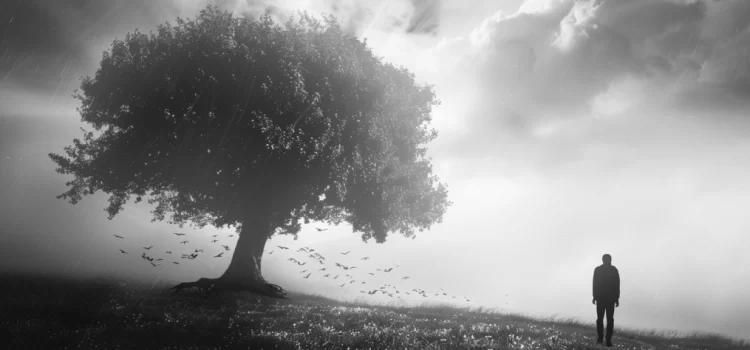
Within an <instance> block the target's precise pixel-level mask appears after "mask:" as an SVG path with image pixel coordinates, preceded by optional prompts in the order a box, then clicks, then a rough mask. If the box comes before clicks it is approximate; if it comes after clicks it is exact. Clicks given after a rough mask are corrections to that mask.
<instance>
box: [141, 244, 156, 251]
mask: <svg viewBox="0 0 750 350" xmlns="http://www.w3.org/2000/svg"><path fill="white" fill-rule="evenodd" d="M153 247H154V246H153V245H151V246H150V247H143V249H146V250H149V249H151V248H153Z"/></svg>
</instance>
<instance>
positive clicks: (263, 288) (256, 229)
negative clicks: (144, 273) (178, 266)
mask: <svg viewBox="0 0 750 350" xmlns="http://www.w3.org/2000/svg"><path fill="white" fill-rule="evenodd" d="M272 231H273V228H272V227H270V225H269V222H268V216H264V215H252V216H251V217H249V218H248V219H246V220H244V221H243V223H242V231H241V232H240V234H239V239H238V240H237V246H236V247H235V249H234V252H233V254H232V261H231V262H230V263H229V267H227V269H226V271H224V274H222V275H221V277H219V278H216V279H209V278H201V279H199V280H198V281H196V282H188V283H180V284H179V285H177V286H175V287H173V288H172V289H174V290H176V291H179V290H182V289H185V288H191V287H198V288H200V289H205V290H217V291H218V290H245V291H249V292H253V293H258V294H262V295H266V296H269V297H273V298H285V295H286V292H285V291H284V290H283V289H282V288H281V287H279V286H277V285H275V284H271V283H267V282H266V280H265V279H264V278H263V275H262V273H261V259H262V258H263V249H264V248H265V246H266V241H267V240H268V238H269V237H270V236H271V233H272Z"/></svg>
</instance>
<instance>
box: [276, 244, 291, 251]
mask: <svg viewBox="0 0 750 350" xmlns="http://www.w3.org/2000/svg"><path fill="white" fill-rule="evenodd" d="M277 247H279V249H281V250H287V249H289V248H287V247H282V246H280V245H278V246H277Z"/></svg>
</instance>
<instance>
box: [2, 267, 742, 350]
mask: <svg viewBox="0 0 750 350" xmlns="http://www.w3.org/2000/svg"><path fill="white" fill-rule="evenodd" d="M2 277H3V282H4V283H3V285H4V286H5V287H4V288H2V292H0V293H2V294H3V295H2V296H0V298H2V304H3V305H4V306H3V308H2V310H1V312H0V339H5V340H4V341H9V343H10V345H9V346H7V347H5V348H6V349H65V348H67V349H595V348H597V347H596V346H595V345H594V340H595V338H596V331H595V329H594V326H593V325H587V324H581V323H577V322H573V321H566V320H539V319H532V318H528V317H523V316H519V315H505V314H499V313H496V312H489V311H487V310H481V309H480V310H476V309H461V308H454V307H449V306H434V305H432V306H423V307H399V306H394V305H390V306H389V305H385V306H365V305H358V304H353V303H342V302H337V301H333V300H329V299H326V298H323V297H319V296H310V295H298V294H290V295H289V296H290V297H291V298H292V300H271V299H267V298H264V297H257V296H252V295H249V294H247V293H226V294H223V295H220V296H212V297H211V298H204V297H201V296H199V295H198V293H197V292H195V293H190V292H183V294H180V295H172V294H171V293H166V292H164V288H166V287H168V286H165V285H156V286H154V285H144V284H138V283H133V282H131V283H125V282H123V281H109V280H104V279H97V280H94V279H89V280H83V279H72V278H60V277H49V276H46V277H45V276H28V275H6V276H2ZM4 341H0V342H4ZM614 342H615V348H616V349H750V346H748V345H750V344H743V343H740V342H737V341H735V342H733V341H731V340H729V339H726V338H723V337H721V336H718V335H706V334H704V335H694V336H691V337H677V336H667V335H663V334H657V333H655V332H642V331H632V330H631V331H620V330H619V329H615V338H614Z"/></svg>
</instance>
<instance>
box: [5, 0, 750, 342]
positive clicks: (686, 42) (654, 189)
mask: <svg viewBox="0 0 750 350" xmlns="http://www.w3.org/2000/svg"><path fill="white" fill-rule="evenodd" d="M157 3H158V4H159V5H155V4H157ZM206 3H208V2H207V1H206V0H203V1H188V0H169V1H159V2H152V1H146V0H137V1H125V0H122V1H120V0H104V1H86V0H76V1H73V0H65V1H58V0H55V1H53V0H29V1H23V2H16V3H15V4H12V5H9V4H5V5H0V36H1V37H0V178H1V179H0V180H1V181H0V197H2V198H3V199H4V203H3V207H2V208H3V210H2V212H0V222H2V226H3V227H2V228H0V232H2V235H0V247H2V248H0V249H3V250H7V251H5V252H3V254H1V255H0V256H2V258H1V259H3V260H2V264H3V266H5V267H6V268H8V269H20V270H33V271H53V272H60V273H69V274H74V273H75V274H92V273H107V274H116V275H123V276H132V277H140V278H145V279H149V280H157V279H161V280H182V279H195V278H198V277H204V276H205V277H215V276H218V275H219V274H221V272H223V270H224V268H225V267H226V266H227V264H228V259H223V260H222V259H213V258H210V257H208V253H214V254H215V253H218V252H219V251H220V250H221V248H220V247H218V246H216V245H215V244H210V243H209V241H210V236H211V235H214V234H219V236H220V238H221V240H222V242H224V243H227V244H230V246H231V245H233V244H234V242H235V241H236V239H237V237H236V236H234V237H231V238H230V237H228V235H229V234H232V233H233V232H232V231H230V230H222V231H218V230H215V229H212V228H205V229H203V230H193V229H190V228H186V229H183V231H184V232H186V233H188V234H189V235H190V236H189V237H191V240H192V242H193V243H191V244H193V245H192V246H191V248H192V247H195V248H204V249H206V252H207V254H206V257H205V258H199V259H196V260H195V261H193V262H192V266H186V265H187V264H185V265H172V266H162V267H159V268H156V269H154V268H152V267H151V266H150V265H148V264H146V262H145V261H143V260H141V259H140V258H137V257H136V256H134V255H137V254H139V253H140V250H141V249H140V247H141V246H148V245H151V244H155V245H156V246H157V248H155V249H160V251H162V252H163V251H166V250H175V251H178V250H179V248H181V247H179V245H178V244H177V242H178V239H177V238H176V237H175V236H174V235H172V234H171V233H172V232H175V230H176V229H175V228H174V227H171V226H170V225H168V224H166V223H151V222H150V219H151V216H150V214H149V210H150V208H149V206H148V205H147V204H143V203H141V204H137V205H136V204H130V205H128V206H127V207H126V210H125V211H124V212H122V213H121V214H119V215H118V216H117V217H116V218H115V219H114V220H112V221H109V220H107V219H106V214H105V212H103V211H102V209H103V208H104V207H106V205H107V202H106V198H107V197H106V195H104V194H97V195H94V196H90V197H87V198H85V199H84V200H83V201H82V202H81V203H79V204H78V205H76V206H73V205H70V204H68V203H66V202H65V201H64V200H56V199H55V198H54V197H55V195H57V194H60V193H62V192H63V191H65V181H67V180H68V179H67V178H66V177H64V176H62V175H58V174H56V173H55V172H54V166H53V164H52V162H51V161H50V160H49V159H48V158H47V156H46V154H47V153H49V152H55V153H62V148H63V147H64V146H66V145H69V144H71V143H72V139H73V138H74V137H80V135H81V131H80V130H79V128H80V127H82V126H83V125H82V124H81V122H80V117H79V116H78V115H77V113H76V110H75V108H76V107H77V104H76V100H74V99H73V98H71V97H70V95H71V94H72V91H73V90H74V89H75V88H76V87H77V85H78V84H79V80H78V78H79V77H80V76H85V75H93V73H94V72H95V70H96V68H97V65H98V63H99V60H100V59H101V53H102V51H104V50H106V49H107V47H108V46H109V45H110V44H111V42H112V40H113V39H114V38H115V37H120V38H122V37H123V36H124V34H125V33H127V32H131V31H133V30H134V29H135V28H140V29H141V30H142V31H148V30H150V29H153V28H154V27H155V26H156V24H158V23H163V22H165V21H168V20H169V21H173V20H174V19H175V18H176V17H177V16H182V17H192V16H194V15H195V13H196V12H197V11H199V10H200V9H201V8H202V7H203V6H204V5H205V4H206ZM211 3H214V4H217V5H220V6H222V7H223V8H225V9H228V10H231V11H234V12H235V13H237V14H239V15H248V16H257V15H259V14H261V13H269V14H271V15H273V16H274V17H275V18H277V19H284V18H285V16H287V15H288V14H289V13H290V12H291V11H292V10H295V9H302V10H308V11H312V12H313V13H316V14H319V13H321V12H328V13H334V14H335V15H336V16H337V17H338V18H339V20H340V21H341V23H342V25H343V26H344V28H345V29H346V30H347V31H349V32H351V33H353V34H355V35H357V36H358V37H359V38H362V39H364V38H366V39H367V43H368V45H369V46H371V47H372V48H373V50H374V51H375V53H376V54H378V55H379V56H381V57H383V58H384V59H385V60H387V61H389V62H393V63H396V64H400V65H404V66H406V67H408V68H409V69H410V70H411V71H412V72H414V73H415V74H416V77H417V79H418V80H419V82H421V83H429V84H433V85H434V86H435V90H436V92H437V94H438V97H439V99H440V100H441V101H442V105H441V106H439V107H438V108H436V109H435V110H434V113H433V114H434V123H433V125H434V127H435V128H437V129H438V131H439V132H440V136H439V137H438V139H437V140H436V141H434V142H433V143H432V144H431V148H430V153H431V156H432V157H433V162H434V164H435V169H436V171H437V173H438V174H439V175H440V177H441V179H442V180H444V181H445V182H447V183H448V185H449V190H450V199H451V200H452V201H453V202H454V203H455V204H454V205H453V206H452V207H451V208H450V209H449V211H448V213H447V214H446V216H445V218H444V221H443V223H441V224H438V225H436V226H434V227H433V229H432V230H430V231H429V232H424V233H421V234H418V236H417V238H416V239H414V240H411V239H404V238H399V237H398V236H395V235H394V236H391V237H389V240H388V242H386V243H385V244H382V245H378V244H375V243H374V242H370V243H363V242H361V239H360V237H359V235H358V234H353V233H352V232H351V228H350V227H345V226H340V227H333V228H330V230H328V231H325V232H318V231H317V230H315V229H314V228H315V227H321V226H320V225H316V224H312V225H309V226H306V227H305V229H304V230H303V232H302V234H301V235H300V237H299V239H298V240H297V241H294V240H292V239H291V238H289V237H277V238H273V239H272V241H271V242H269V244H268V245H267V249H266V256H265V257H264V264H263V270H264V271H263V272H264V274H265V276H266V278H267V279H268V280H270V281H272V282H275V283H278V284H281V285H283V286H285V287H288V288H290V289H293V290H304V291H313V292H317V293H321V294H327V295H332V296H335V297H340V298H359V295H360V294H359V293H358V291H359V290H360V289H363V288H364V287H362V288H356V287H352V288H339V287H338V285H337V284H335V283H333V281H330V280H329V279H324V278H321V277H320V276H317V277H318V278H315V277H316V276H312V277H311V278H309V279H302V278H301V277H300V274H299V271H298V270H299V269H297V268H294V267H293V266H291V265H290V264H289V263H288V262H286V259H287V258H288V257H289V256H294V254H293V253H290V251H292V250H296V248H299V247H301V246H309V247H312V248H314V249H316V250H317V251H319V252H321V253H322V254H323V255H328V256H340V257H341V258H340V259H337V260H336V261H340V262H341V263H344V264H348V263H354V264H358V266H360V269H361V270H360V272H359V273H360V274H363V272H362V270H368V269H370V270H374V269H376V268H387V267H393V266H396V265H398V267H397V268H396V269H395V270H394V272H392V273H393V275H383V276H382V277H381V276H376V277H373V276H369V275H367V279H363V280H366V281H368V285H369V286H380V285H382V284H383V283H390V284H393V285H397V286H399V287H400V288H403V289H407V290H408V289H411V288H422V289H425V290H427V291H428V292H430V291H435V292H437V291H439V290H440V288H443V290H444V291H446V292H448V293H450V294H455V295H460V296H466V297H468V298H470V299H472V300H473V303H472V304H471V305H484V306H490V307H498V308H502V309H504V310H508V311H511V312H520V313H526V314H530V315H535V316H544V317H548V316H553V315H557V316H559V317H574V318H578V319H580V320H583V321H585V322H593V321H594V319H595V309H594V306H593V305H591V278H592V273H593V269H594V267H596V266H597V265H599V264H601V256H602V254H604V253H609V254H611V255H612V256H613V265H615V266H617V267H618V269H619V270H620V274H621V279H622V297H621V306H620V308H618V309H617V311H616V315H615V318H616V319H617V324H618V326H626V327H632V328H647V329H653V328H656V329H668V330H678V331H683V332H689V331H694V330H697V331H707V332H722V333H725V334H728V335H731V336H735V337H747V334H750V301H749V300H748V299H747V298H746V296H745V295H746V294H747V293H748V291H750V257H748V255H747V254H746V247H747V246H748V245H749V243H750V239H749V238H748V237H750V235H749V234H748V233H749V232H750V222H748V220H746V219H745V217H746V213H745V210H746V208H748V207H750V176H747V175H748V174H750V152H748V150H750V128H749V127H750V125H749V124H750V123H748V118H747V116H748V115H750V114H749V113H750V26H749V23H748V19H750V2H747V1H744V0H736V1H731V0H724V1H711V0H705V1H698V0H664V1H635V0H604V1H571V0H539V1H534V0H529V1H520V0H503V1H484V0H474V1H469V0H444V1H442V2H431V1H421V0H414V1H411V0H387V1H382V2H379V1H371V2H365V1H354V0H279V1H271V0H265V1H245V0H223V1H218V0H217V1H213V2H211ZM113 234H119V235H122V236H125V237H126V239H125V240H124V241H120V240H117V239H116V238H114V237H113V236H112V235H113ZM276 245H286V246H290V247H293V249H292V250H290V251H286V252H283V251H280V250H279V249H277V248H276V249H275V248H274V247H276ZM119 248H123V249H125V250H129V251H132V252H133V254H130V255H127V256H126V255H121V254H119V252H118V251H117V250H118V249H119ZM348 250H351V251H352V252H353V253H351V254H350V255H348V256H345V257H344V256H341V255H339V254H338V252H344V251H348ZM272 251H273V253H272V254H271V252H272ZM212 255H213V254H212ZM362 256H370V257H371V260H369V261H366V262H364V261H361V260H359V258H361V257H362ZM407 275H408V276H411V279H410V280H408V281H402V280H400V279H399V277H402V276H407ZM362 277H364V275H363V276H362ZM386 298H387V297H386ZM375 300H376V301H380V300H381V299H378V298H376V299H375ZM416 300H417V301H422V299H416ZM436 300H440V299H437V298H436Z"/></svg>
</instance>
